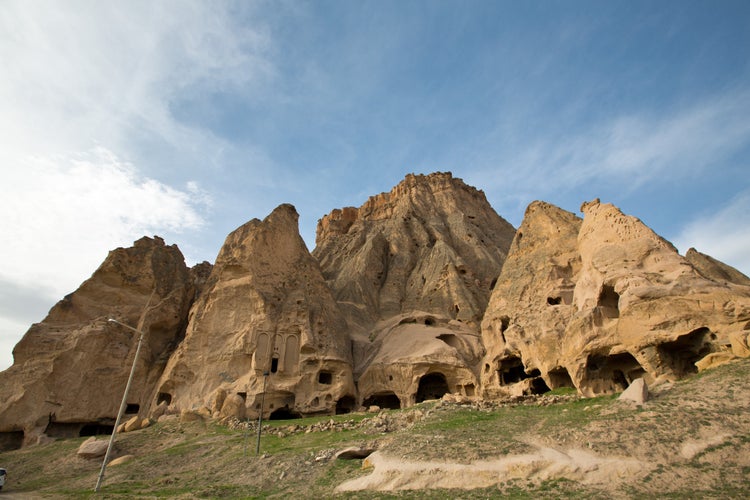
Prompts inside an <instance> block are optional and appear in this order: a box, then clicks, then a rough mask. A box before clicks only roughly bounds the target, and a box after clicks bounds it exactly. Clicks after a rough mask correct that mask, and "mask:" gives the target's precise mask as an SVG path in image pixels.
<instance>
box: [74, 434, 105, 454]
mask: <svg viewBox="0 0 750 500" xmlns="http://www.w3.org/2000/svg"><path fill="white" fill-rule="evenodd" d="M108 446H109V441H108V440H106V439H96V437H94V436H91V437H90V438H88V439H87V440H86V441H84V442H83V443H81V446H79V447H78V451H76V455H78V456H79V457H81V458H86V459H91V458H99V457H103V456H104V454H105V453H106V452H107V447H108Z"/></svg>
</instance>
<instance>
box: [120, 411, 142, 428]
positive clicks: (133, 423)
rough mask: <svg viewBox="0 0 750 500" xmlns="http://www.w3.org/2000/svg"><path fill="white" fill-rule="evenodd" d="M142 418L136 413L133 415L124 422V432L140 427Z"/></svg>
mask: <svg viewBox="0 0 750 500" xmlns="http://www.w3.org/2000/svg"><path fill="white" fill-rule="evenodd" d="M141 424H142V420H141V418H140V417H139V416H138V415H135V416H133V417H131V418H130V420H128V421H127V422H125V428H124V429H123V430H124V431H125V432H131V431H137V430H138V429H140V428H141Z"/></svg>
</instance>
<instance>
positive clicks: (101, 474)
mask: <svg viewBox="0 0 750 500" xmlns="http://www.w3.org/2000/svg"><path fill="white" fill-rule="evenodd" d="M149 300H150V299H149ZM108 321H109V322H110V323H117V324H118V325H120V326H124V327H125V328H127V329H129V330H133V331H134V332H136V333H137V334H138V335H139V336H138V347H137V348H136V350H135V357H134V358H133V366H132V368H130V376H129V377H128V383H127V385H126V386H125V392H124V393H123V395H122V402H121V403H120V410H119V411H118V412H117V419H116V420H115V427H114V429H112V435H111V436H110V437H109V444H108V445H107V452H106V453H105V454H104V461H103V462H102V469H101V471H100V472H99V479H97V480H96V488H94V491H95V492H97V493H98V492H99V488H100V487H101V485H102V480H103V479H104V471H105V470H106V469H107V461H108V460H109V454H110V452H111V451H112V445H113V444H114V442H115V434H117V427H118V426H119V425H120V420H121V419H122V414H123V413H125V407H126V405H127V399H128V391H130V384H131V383H132V382H133V375H134V374H135V365H136V363H137V362H138V355H139V354H140V353H141V344H142V343H143V336H144V333H143V332H142V331H141V330H138V329H136V328H133V327H132V326H129V325H126V324H124V323H120V322H119V321H117V320H115V319H112V318H109V320H108Z"/></svg>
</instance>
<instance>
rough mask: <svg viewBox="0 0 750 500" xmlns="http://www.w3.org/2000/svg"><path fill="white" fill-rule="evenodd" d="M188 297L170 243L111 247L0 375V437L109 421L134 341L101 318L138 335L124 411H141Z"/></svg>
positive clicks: (57, 433)
mask: <svg viewBox="0 0 750 500" xmlns="http://www.w3.org/2000/svg"><path fill="white" fill-rule="evenodd" d="M152 294H153V296H152ZM194 294H195V287H194V284H193V280H192V279H191V276H190V274H189V272H188V269H187V267H186V266H185V262H184V258H183V256H182V253H181V252H180V250H179V249H178V248H177V246H175V245H172V246H166V245H165V244H164V241H163V240H162V239H161V238H158V237H155V238H153V239H151V238H142V239H140V240H138V241H136V242H135V244H134V246H133V247H130V248H118V249H116V250H113V251H111V252H110V253H109V255H108V257H107V258H106V260H105V261H104V262H103V263H102V265H101V266H99V268H98V269H97V270H96V271H95V272H94V274H93V275H92V276H91V278H89V279H88V280H86V281H85V282H84V283H83V284H82V285H81V286H80V287H79V288H78V290H76V291H75V292H73V293H71V294H70V295H68V296H66V297H65V298H64V299H62V300H61V301H60V302H58V303H57V304H56V305H55V306H54V307H53V308H52V309H51V310H50V312H49V314H48V315H47V317H46V318H45V319H44V321H42V322H41V323H37V324H35V325H33V326H32V327H31V328H30V329H29V331H28V332H26V335H24V337H23V339H22V340H21V341H20V342H19V343H18V344H17V345H16V347H15V349H14V350H13V356H14V364H13V366H11V367H10V368H8V369H7V370H6V371H4V372H2V373H0V381H1V385H2V387H3V390H2V391H1V392H2V393H1V394H0V432H1V433H4V434H6V435H13V434H14V433H15V434H14V435H16V436H20V434H19V433H22V436H23V441H24V442H25V443H26V444H29V443H33V442H37V441H38V440H39V438H40V437H41V436H42V434H43V433H46V434H47V435H48V436H51V437H61V436H65V437H70V436H76V437H77V436H78V435H79V434H80V433H81V432H83V433H84V434H85V433H86V432H89V431H94V430H97V429H98V430H102V426H107V425H109V426H111V425H112V424H113V423H114V421H115V418H116V416H117V411H118V409H119V407H120V401H121V399H122V394H123V391H124V389H125V384H126V382H127V378H128V375H129V373H130V368H131V366H132V359H133V357H134V356H135V350H136V346H137V343H138V335H137V334H135V333H133V332H132V331H130V330H128V329H126V328H123V327H121V326H118V325H116V324H113V323H110V322H108V321H107V319H108V318H116V319H117V320H119V321H121V322H122V323H125V324H127V325H131V326H134V327H137V328H139V329H140V330H141V331H143V332H145V333H146V336H145V338H144V341H143V346H142V348H141V354H140V357H139V362H138V364H137V368H136V374H135V377H134V383H133V385H132V387H131V389H130V392H129V397H128V401H127V402H128V411H129V412H131V413H145V412H147V411H148V406H149V402H150V400H151V395H152V392H153V388H154V384H155V383H156V381H157V379H158V378H159V376H160V375H161V373H162V370H163V369H164V367H165V365H166V363H167V359H168V358H169V356H170V355H171V353H172V351H173V350H174V348H175V347H176V344H177V342H179V340H180V339H181V337H182V335H183V333H184V329H185V325H186V320H187V312H188V309H189V307H190V303H191V301H192V299H193V296H194Z"/></svg>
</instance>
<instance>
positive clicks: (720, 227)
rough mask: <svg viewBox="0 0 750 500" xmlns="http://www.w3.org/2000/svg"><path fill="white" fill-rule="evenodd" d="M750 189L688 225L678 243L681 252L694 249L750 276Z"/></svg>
mask: <svg viewBox="0 0 750 500" xmlns="http://www.w3.org/2000/svg"><path fill="white" fill-rule="evenodd" d="M748 214H750V189H747V190H745V191H742V192H741V193H740V194H739V195H737V196H735V197H734V198H733V199H731V200H730V201H729V202H728V203H727V204H726V205H724V206H723V207H722V208H721V209H720V210H718V211H716V212H714V213H706V214H703V215H702V216H700V217H698V218H697V219H695V220H693V221H691V222H690V223H689V224H687V225H686V226H685V227H684V228H683V229H682V231H681V232H680V233H679V235H678V236H677V237H676V238H674V243H675V245H676V246H677V248H678V249H679V250H680V252H682V253H684V252H686V251H687V249H688V248H690V247H694V248H695V249H696V250H698V251H699V252H703V253H706V254H708V255H710V256H712V257H714V258H716V259H719V260H720V261H722V262H725V263H727V264H729V265H731V266H734V267H736V268H737V269H739V270H740V271H742V272H743V273H745V274H747V275H750V215H748Z"/></svg>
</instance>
